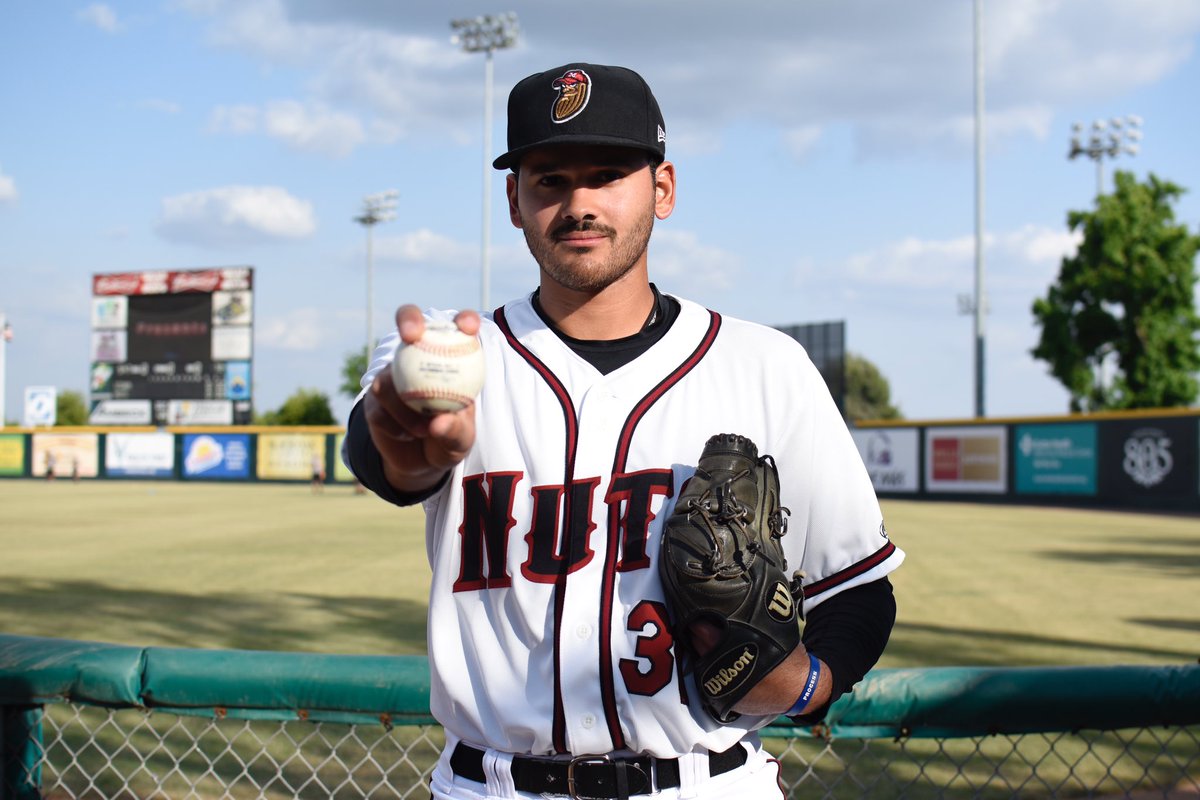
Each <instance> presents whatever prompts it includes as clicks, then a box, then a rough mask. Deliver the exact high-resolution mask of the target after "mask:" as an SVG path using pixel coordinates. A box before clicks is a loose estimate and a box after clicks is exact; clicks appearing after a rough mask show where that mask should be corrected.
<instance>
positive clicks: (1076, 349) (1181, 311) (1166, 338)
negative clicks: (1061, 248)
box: [1031, 171, 1200, 411]
mask: <svg viewBox="0 0 1200 800" xmlns="http://www.w3.org/2000/svg"><path fill="white" fill-rule="evenodd" d="M1115 185H1116V189H1115V191H1114V192H1113V193H1112V194H1110V195H1104V196H1102V197H1100V198H1098V202H1097V207H1096V209H1095V210H1093V211H1072V212H1070V213H1069V214H1068V216H1067V221H1068V224H1069V226H1070V229H1071V230H1072V231H1079V232H1080V233H1082V235H1083V241H1082V242H1081V243H1080V245H1079V249H1078V251H1077V252H1076V253H1075V255H1073V256H1068V257H1065V258H1063V260H1062V265H1061V267H1060V269H1059V273H1058V279H1057V280H1056V282H1055V283H1054V284H1053V285H1052V286H1051V287H1050V290H1049V293H1048V294H1047V295H1046V296H1045V297H1043V298H1039V299H1038V300H1036V301H1035V302H1034V304H1033V314H1034V317H1035V318H1036V320H1037V322H1038V324H1039V325H1041V328H1042V333H1041V339H1040V340H1039V342H1038V345H1037V347H1035V348H1034V349H1033V350H1032V351H1031V352H1032V354H1033V356H1034V357H1035V358H1038V359H1040V360H1042V361H1045V362H1047V363H1048V364H1049V365H1050V373H1051V374H1052V375H1053V376H1054V377H1055V378H1057V379H1058V380H1059V382H1060V383H1062V385H1063V386H1065V387H1066V388H1067V391H1068V392H1070V395H1071V402H1070V406H1071V411H1096V410H1100V409H1124V408H1163V407H1171V406H1185V405H1188V404H1190V403H1191V402H1193V401H1194V400H1195V399H1196V395H1197V392H1198V391H1200V385H1198V384H1197V380H1196V372H1197V370H1200V350H1198V346H1200V345H1198V342H1197V338H1196V335H1197V332H1198V331H1200V318H1198V317H1197V315H1196V308H1195V287H1196V264H1195V261H1196V252H1197V250H1198V249H1200V236H1195V235H1193V234H1192V233H1191V232H1190V231H1189V230H1188V229H1187V226H1185V225H1180V224H1176V222H1175V213H1174V210H1173V208H1172V204H1173V203H1174V202H1175V201H1176V200H1177V199H1178V198H1179V196H1180V195H1182V194H1183V192H1184V190H1183V189H1182V188H1181V187H1179V186H1176V185H1175V184H1173V183H1170V182H1168V181H1163V180H1159V179H1158V178H1157V177H1155V176H1154V175H1153V174H1152V175H1150V176H1149V179H1148V180H1147V181H1146V182H1145V183H1138V181H1137V180H1136V179H1135V178H1134V176H1133V175H1132V174H1131V173H1128V172H1120V171H1118V172H1117V173H1116V175H1115ZM1106 360H1109V361H1110V362H1111V361H1114V360H1115V362H1116V370H1115V372H1116V374H1115V376H1113V377H1112V378H1111V380H1105V378H1104V363H1105V361H1106Z"/></svg>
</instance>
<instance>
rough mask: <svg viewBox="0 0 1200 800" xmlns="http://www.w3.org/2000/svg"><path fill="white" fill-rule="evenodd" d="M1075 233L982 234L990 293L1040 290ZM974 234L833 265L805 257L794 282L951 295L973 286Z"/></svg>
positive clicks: (1074, 242) (895, 247) (916, 242)
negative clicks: (829, 265)
mask: <svg viewBox="0 0 1200 800" xmlns="http://www.w3.org/2000/svg"><path fill="white" fill-rule="evenodd" d="M1078 243H1079V235H1078V234H1077V233H1073V232H1071V231H1066V230H1059V229H1055V228H1047V227H1045V226H1040V225H1025V226H1023V227H1021V228H1019V229H1016V230H1011V231H1004V232H997V233H988V234H986V235H985V236H984V250H983V256H984V283H985V287H986V288H987V290H988V291H989V292H993V291H994V292H1025V293H1029V292H1041V291H1042V290H1044V289H1045V287H1046V286H1047V285H1048V284H1049V283H1050V281H1052V280H1054V278H1055V276H1056V275H1057V273H1058V266H1059V263H1060V262H1061V260H1062V258H1063V257H1064V256H1066V255H1069V254H1071V253H1073V252H1074V251H1075V248H1076V247H1077V246H1078ZM974 270H975V237H974V236H973V235H967V236H959V237H955V238H953V239H920V238H917V237H915V236H914V237H908V238H905V239H900V240H897V241H894V242H890V243H888V244H886V245H884V246H882V247H878V248H874V249H872V250H866V251H863V252H860V253H855V254H854V255H851V256H849V257H848V258H846V259H845V260H844V261H843V262H842V263H841V264H838V265H836V266H834V267H832V268H829V267H828V266H827V265H818V264H814V263H812V262H811V261H805V262H803V263H802V264H800V265H798V266H797V268H796V274H797V284H798V285H801V286H813V285H815V284H826V285H829V286H837V287H838V291H839V292H841V293H842V294H843V296H847V293H851V292H853V293H859V294H868V293H872V292H875V291H877V290H881V289H882V290H884V291H885V292H894V291H897V290H917V291H921V292H923V293H930V292H933V293H939V292H940V293H943V294H944V295H945V296H947V297H949V296H952V295H953V293H954V292H963V291H966V290H967V289H968V288H971V287H972V286H973V283H974V275H975V272H974Z"/></svg>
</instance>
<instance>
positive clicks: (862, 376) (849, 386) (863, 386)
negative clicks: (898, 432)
mask: <svg viewBox="0 0 1200 800" xmlns="http://www.w3.org/2000/svg"><path fill="white" fill-rule="evenodd" d="M891 395H892V389H891V386H890V385H888V380H887V378H885V377H884V376H883V373H882V372H880V371H879V367H877V366H875V365H874V364H872V363H871V362H870V361H868V360H867V359H866V358H864V357H862V356H860V355H857V354H855V353H846V397H845V402H846V416H847V417H848V418H849V419H850V420H852V421H854V422H858V421H859V420H864V419H900V418H901V417H902V415H901V413H900V409H898V408H896V406H894V405H892V399H891Z"/></svg>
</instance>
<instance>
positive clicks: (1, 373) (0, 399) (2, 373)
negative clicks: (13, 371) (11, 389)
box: [0, 311, 13, 429]
mask: <svg viewBox="0 0 1200 800" xmlns="http://www.w3.org/2000/svg"><path fill="white" fill-rule="evenodd" d="M12 337H13V332H12V326H11V325H9V324H8V316H7V315H5V313H4V312H3V311H0V429H3V428H4V426H5V425H7V423H6V422H5V421H4V420H5V416H4V415H5V411H6V409H5V405H4V399H5V397H6V393H7V392H8V360H7V359H8V352H7V351H8V343H9V342H11V341H12Z"/></svg>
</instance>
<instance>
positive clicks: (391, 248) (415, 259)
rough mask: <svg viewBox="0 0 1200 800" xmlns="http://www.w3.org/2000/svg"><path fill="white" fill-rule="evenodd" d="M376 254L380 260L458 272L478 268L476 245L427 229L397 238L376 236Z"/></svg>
mask: <svg viewBox="0 0 1200 800" xmlns="http://www.w3.org/2000/svg"><path fill="white" fill-rule="evenodd" d="M375 254H376V255H377V256H378V257H379V258H380V259H381V260H385V261H386V260H391V261H397V262H401V263H406V264H417V265H428V266H438V267H447V268H453V269H461V268H462V267H464V266H469V267H471V268H476V267H478V265H479V245H478V244H467V243H465V242H460V241H457V240H455V239H451V238H450V237H448V236H444V235H442V234H440V233H434V232H433V231H431V230H429V229H428V228H421V229H420V230H416V231H412V232H411V233H406V234H402V235H399V236H377V237H376V240H375Z"/></svg>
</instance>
